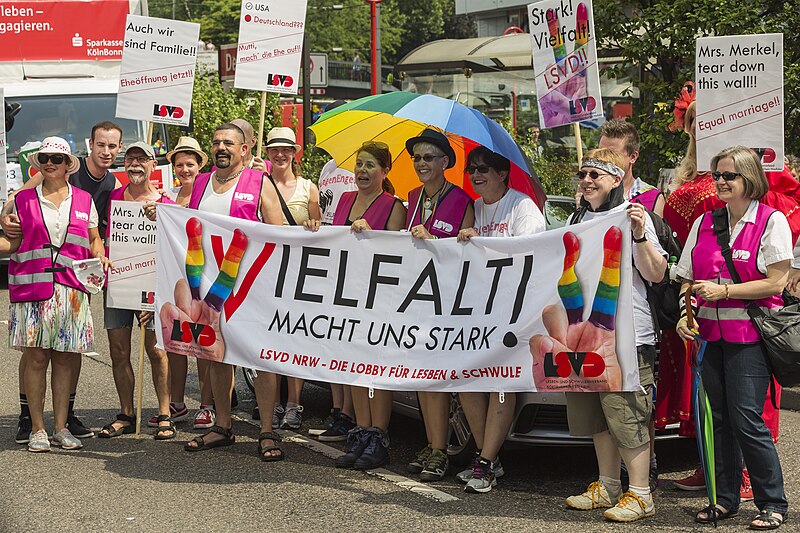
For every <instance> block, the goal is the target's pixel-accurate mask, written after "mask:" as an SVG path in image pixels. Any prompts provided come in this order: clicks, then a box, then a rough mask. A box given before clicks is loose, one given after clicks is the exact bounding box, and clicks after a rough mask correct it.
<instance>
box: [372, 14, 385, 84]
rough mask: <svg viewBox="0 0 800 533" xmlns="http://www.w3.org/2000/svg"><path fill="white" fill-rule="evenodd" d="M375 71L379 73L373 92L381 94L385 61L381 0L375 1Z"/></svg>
mask: <svg viewBox="0 0 800 533" xmlns="http://www.w3.org/2000/svg"><path fill="white" fill-rule="evenodd" d="M375 58H376V59H375V63H376V64H375V71H376V73H377V76H376V79H377V83H376V84H375V90H374V92H373V94H381V93H382V92H383V83H382V81H381V80H382V78H383V62H382V59H383V57H382V55H381V0H378V1H377V2H375Z"/></svg>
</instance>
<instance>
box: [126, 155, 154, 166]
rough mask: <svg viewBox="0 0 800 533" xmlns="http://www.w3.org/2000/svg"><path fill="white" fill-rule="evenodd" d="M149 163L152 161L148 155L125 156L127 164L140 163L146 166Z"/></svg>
mask: <svg viewBox="0 0 800 533" xmlns="http://www.w3.org/2000/svg"><path fill="white" fill-rule="evenodd" d="M148 161H150V157H149V156H146V155H140V156H135V155H126V156H125V162H126V163H139V164H140V165H144V164H145V163H147V162H148Z"/></svg>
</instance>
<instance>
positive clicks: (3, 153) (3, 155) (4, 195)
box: [0, 87, 8, 200]
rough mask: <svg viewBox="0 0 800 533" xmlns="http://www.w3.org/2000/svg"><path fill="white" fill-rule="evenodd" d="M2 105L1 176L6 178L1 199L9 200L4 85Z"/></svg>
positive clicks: (0, 183)
mask: <svg viewBox="0 0 800 533" xmlns="http://www.w3.org/2000/svg"><path fill="white" fill-rule="evenodd" d="M0 106H2V108H3V124H2V125H0V176H3V177H5V178H6V179H3V180H0V200H7V199H8V175H7V174H6V148H7V145H6V121H5V110H6V100H5V92H4V90H3V88H2V87H0Z"/></svg>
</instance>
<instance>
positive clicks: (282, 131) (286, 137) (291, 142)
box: [264, 127, 300, 152]
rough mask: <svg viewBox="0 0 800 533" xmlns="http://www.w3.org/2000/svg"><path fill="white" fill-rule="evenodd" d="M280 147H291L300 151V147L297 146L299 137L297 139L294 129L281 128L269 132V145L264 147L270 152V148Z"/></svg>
mask: <svg viewBox="0 0 800 533" xmlns="http://www.w3.org/2000/svg"><path fill="white" fill-rule="evenodd" d="M278 146H291V147H292V148H294V149H295V150H297V151H298V152H299V151H300V145H299V144H297V137H295V135H294V130H292V128H286V127H280V128H272V129H271V130H269V133H267V143H266V144H265V145H264V147H265V148H266V149H267V150H269V149H270V148H277V147H278Z"/></svg>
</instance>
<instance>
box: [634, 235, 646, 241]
mask: <svg viewBox="0 0 800 533" xmlns="http://www.w3.org/2000/svg"><path fill="white" fill-rule="evenodd" d="M646 241H647V234H645V235H642V238H641V239H637V238H636V237H634V238H633V242H636V243H639V242H646Z"/></svg>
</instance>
